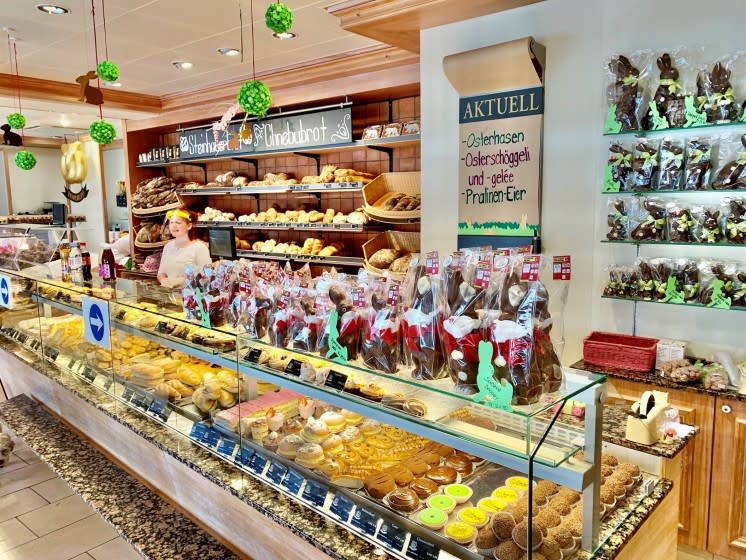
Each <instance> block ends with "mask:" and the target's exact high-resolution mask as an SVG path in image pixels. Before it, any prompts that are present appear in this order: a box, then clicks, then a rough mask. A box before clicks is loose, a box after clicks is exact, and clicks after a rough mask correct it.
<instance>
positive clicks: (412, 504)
mask: <svg viewBox="0 0 746 560" xmlns="http://www.w3.org/2000/svg"><path fill="white" fill-rule="evenodd" d="M386 500H387V501H388V503H389V507H391V509H393V510H395V511H400V512H403V513H411V512H413V511H414V510H416V509H417V508H419V507H420V499H419V498H418V497H417V494H415V493H414V491H412V490H410V489H409V488H397V489H396V490H394V491H393V492H391V493H390V494H389V495H388V496H387V497H386Z"/></svg>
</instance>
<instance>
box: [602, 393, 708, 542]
mask: <svg viewBox="0 0 746 560" xmlns="http://www.w3.org/2000/svg"><path fill="white" fill-rule="evenodd" d="M608 387H609V391H608V394H609V397H620V398H623V399H624V400H626V401H628V402H630V403H632V402H634V401H636V400H638V399H639V398H640V395H642V393H643V392H645V391H646V390H649V389H650V386H649V385H644V384H642V383H635V382H634V381H626V380H621V379H609V382H608ZM666 392H667V393H668V398H669V403H671V405H672V406H675V407H676V408H678V409H679V411H680V412H681V419H682V422H684V423H686V424H693V425H696V426H699V429H700V432H699V433H698V434H697V435H696V436H695V437H694V440H693V441H692V443H690V444H689V445H688V446H687V447H686V449H684V451H682V452H681V483H680V484H679V485H678V489H677V488H676V487H674V491H675V492H678V493H679V542H681V543H684V544H687V545H689V546H693V547H695V548H699V549H702V550H704V549H705V548H706V547H707V531H708V524H709V509H710V474H711V472H712V449H713V439H714V434H715V417H714V415H715V399H714V397H710V396H709V395H703V394H700V393H692V392H688V391H676V390H668V391H666Z"/></svg>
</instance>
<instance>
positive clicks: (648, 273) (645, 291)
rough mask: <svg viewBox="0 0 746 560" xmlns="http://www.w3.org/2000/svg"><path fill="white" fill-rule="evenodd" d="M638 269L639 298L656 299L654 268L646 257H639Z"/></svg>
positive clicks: (644, 299)
mask: <svg viewBox="0 0 746 560" xmlns="http://www.w3.org/2000/svg"><path fill="white" fill-rule="evenodd" d="M636 265H637V270H638V280H637V285H638V293H637V298H638V299H641V300H643V301H653V300H654V299H655V280H654V279H653V268H652V267H651V266H650V263H649V262H648V261H647V260H646V259H637V262H636Z"/></svg>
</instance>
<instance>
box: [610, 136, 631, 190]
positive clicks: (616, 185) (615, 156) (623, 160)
mask: <svg viewBox="0 0 746 560" xmlns="http://www.w3.org/2000/svg"><path fill="white" fill-rule="evenodd" d="M631 176H632V152H631V151H630V150H628V149H626V148H625V147H624V146H622V145H621V144H619V143H614V144H612V145H611V146H609V159H608V161H607V163H606V171H605V172H604V185H603V192H623V191H626V190H628V187H629V182H630V178H631Z"/></svg>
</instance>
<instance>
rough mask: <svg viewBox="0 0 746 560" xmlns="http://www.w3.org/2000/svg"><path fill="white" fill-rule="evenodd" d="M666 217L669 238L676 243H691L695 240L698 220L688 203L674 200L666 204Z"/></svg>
mask: <svg viewBox="0 0 746 560" xmlns="http://www.w3.org/2000/svg"><path fill="white" fill-rule="evenodd" d="M666 219H667V220H668V240H669V241H673V242H676V243H691V242H693V241H695V238H694V233H695V229H696V226H697V221H696V220H695V219H694V218H693V217H692V211H691V209H690V208H689V207H688V205H686V204H684V203H681V202H677V201H672V202H669V203H668V204H667V205H666Z"/></svg>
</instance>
